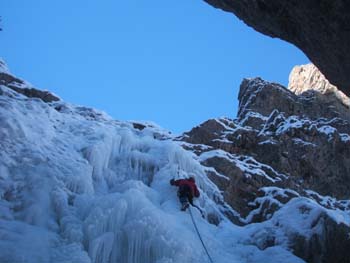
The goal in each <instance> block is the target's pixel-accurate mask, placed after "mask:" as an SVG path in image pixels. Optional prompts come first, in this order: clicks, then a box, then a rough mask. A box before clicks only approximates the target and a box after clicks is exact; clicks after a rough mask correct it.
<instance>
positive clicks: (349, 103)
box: [288, 63, 350, 113]
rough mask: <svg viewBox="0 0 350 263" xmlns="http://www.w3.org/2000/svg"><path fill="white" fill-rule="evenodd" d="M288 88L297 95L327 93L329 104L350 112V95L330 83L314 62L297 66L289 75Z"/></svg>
mask: <svg viewBox="0 0 350 263" xmlns="http://www.w3.org/2000/svg"><path fill="white" fill-rule="evenodd" d="M288 89H289V90H291V91H292V92H294V93H295V94H297V95H301V94H304V93H306V92H313V91H315V92H319V93H321V94H323V95H325V96H323V97H324V98H326V99H327V102H326V103H327V104H332V105H334V106H335V107H336V108H337V110H338V111H339V112H343V113H349V109H350V99H349V97H347V96H346V95H345V94H344V93H343V92H341V91H340V90H338V89H337V87H335V86H334V85H332V84H330V83H329V81H328V80H327V79H326V78H325V76H324V75H323V74H322V73H321V72H320V71H319V70H318V68H317V67H316V66H315V65H314V64H311V63H310V64H307V65H301V66H295V67H294V68H293V70H292V72H291V73H290V75H289V84H288ZM339 103H340V104H339ZM324 104H325V103H324Z"/></svg>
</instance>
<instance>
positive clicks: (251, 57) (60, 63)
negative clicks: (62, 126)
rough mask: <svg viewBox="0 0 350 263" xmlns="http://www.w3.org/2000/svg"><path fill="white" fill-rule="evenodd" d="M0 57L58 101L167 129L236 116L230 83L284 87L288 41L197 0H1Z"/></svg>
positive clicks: (295, 55) (297, 56)
mask: <svg viewBox="0 0 350 263" xmlns="http://www.w3.org/2000/svg"><path fill="white" fill-rule="evenodd" d="M0 7H1V8H0V15H1V16H2V20H3V21H2V26H3V31H2V32H0V51H1V52H0V57H2V58H3V59H4V60H5V61H6V62H7V64H8V66H9V68H10V70H11V71H12V72H13V73H14V74H16V75H17V76H19V77H22V78H24V79H25V80H27V81H29V82H31V83H32V84H34V85H35V86H36V87H38V88H40V89H47V90H50V91H53V92H54V93H56V94H57V95H59V96H60V97H61V98H63V99H64V100H65V101H68V102H71V103H75V104H80V105H85V106H91V107H95V108H98V109H101V110H103V111H105V112H107V113H108V114H109V115H111V116H112V117H114V118H116V119H118V120H151V121H154V122H156V123H158V124H159V125H161V126H162V127H164V128H166V129H169V130H170V131H173V132H175V133H180V132H183V131H186V130H189V129H191V128H192V127H194V126H196V125H198V124H199V123H201V122H203V121H205V120H207V119H209V118H213V117H220V116H227V117H230V118H234V117H236V113H237V108H238V101H237V94H238V89H239V84H240V83H241V80H242V78H244V77H255V76H260V77H262V78H264V79H266V80H269V81H275V82H279V83H281V84H284V85H287V83H288V75H289V72H290V70H291V69H292V67H293V66H294V65H296V64H304V63H308V59H307V58H306V57H305V55H304V54H303V53H302V52H301V51H299V50H298V49H297V48H295V47H294V46H292V45H290V44H288V43H285V42H282V41H280V40H278V39H272V38H269V37H266V36H264V35H262V34H260V33H257V32H255V31H254V30H253V29H251V28H249V27H248V26H246V25H245V24H244V23H242V22H241V21H240V20H238V19H237V18H236V17H235V16H233V15H232V14H228V13H225V12H223V11H221V10H217V9H214V8H213V7H211V6H209V5H207V4H206V3H205V2H204V1H202V0H166V1H164V0H134V1H118V0H100V1H97V0H60V1H48V0H30V1H27V0H25V1H23V0H2V1H1V4H0Z"/></svg>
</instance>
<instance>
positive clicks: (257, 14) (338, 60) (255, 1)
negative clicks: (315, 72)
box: [205, 0, 350, 96]
mask: <svg viewBox="0 0 350 263" xmlns="http://www.w3.org/2000/svg"><path fill="white" fill-rule="evenodd" d="M205 1H206V2H207V3H209V4H211V5H213V6H214V7H217V8H221V9H223V10H225V11H228V12H232V13H234V14H235V15H236V16H237V17H238V18H240V19H242V20H243V21H244V22H245V23H246V24H247V25H249V26H251V27H253V28H254V29H255V30H257V31H259V32H261V33H263V34H265V35H268V36H271V37H278V38H281V39H283V40H286V41H288V42H290V43H293V44H294V45H296V46H297V47H298V48H300V49H301V50H302V51H304V53H305V54H306V55H307V56H308V57H309V58H310V60H311V61H312V62H313V63H314V64H315V65H316V66H317V67H318V68H319V69H320V70H321V72H323V73H324V75H325V76H326V77H327V79H328V80H329V81H330V82H331V83H332V84H334V85H335V86H337V87H338V88H339V89H341V90H342V91H343V92H344V93H345V94H347V95H348V96H349V95H350V76H349V72H350V53H349V50H348V47H349V45H350V3H349V1H346V0H335V1H328V0H306V1H297V0H293V1H279V0H271V1H264V0H242V1H235V0H205Z"/></svg>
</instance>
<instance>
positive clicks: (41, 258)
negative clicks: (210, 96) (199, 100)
mask: <svg viewBox="0 0 350 263" xmlns="http://www.w3.org/2000/svg"><path fill="white" fill-rule="evenodd" d="M0 138H1V140H0V196H1V201H0V262H33V263H34V262H35V263H37V262H113V263H114V262H123V263H124V262H125V263H127V262H133V263H134V262H135V263H136V262H140V263H141V262H143V263H144V262H145V263H146V262H158V263H160V262H163V263H165V262H209V261H208V258H207V256H206V254H205V252H204V250H203V247H202V245H201V243H200V240H199V238H198V236H197V234H196V231H195V228H194V226H193V224H192V221H191V217H190V214H189V213H188V212H186V213H184V212H181V211H179V203H178V200H177V196H176V189H175V188H174V187H171V186H170V185H169V180H170V179H171V178H173V177H175V178H177V177H185V176H187V175H188V174H192V175H194V176H195V178H196V181H197V183H198V186H199V188H200V192H201V197H200V198H199V199H198V200H197V201H196V202H197V204H198V205H199V206H200V207H202V208H203V210H204V211H205V217H206V218H205V219H203V218H202V217H201V215H200V213H199V212H198V211H197V210H196V209H193V210H192V212H193V215H194V219H195V221H196V223H197V224H198V228H199V230H200V232H201V234H202V238H203V240H204V242H205V244H206V246H207V248H208V250H209V253H210V254H211V257H212V258H213V260H214V262H222V263H224V262H231V263H232V262H267V261H269V262H281V263H282V262H283V263H286V262H303V261H302V260H300V259H298V258H297V257H295V256H294V255H292V254H291V252H289V251H288V250H287V248H288V245H287V244H286V243H285V242H280V245H276V246H273V247H270V248H267V249H264V250H262V249H260V248H258V246H257V245H256V244H254V242H255V241H254V240H252V238H251V232H252V227H250V228H247V227H239V226H235V225H234V224H232V223H231V221H229V220H228V219H226V217H225V215H224V213H223V210H225V209H229V208H228V207H227V204H225V203H224V202H223V198H222V194H221V192H220V191H219V190H218V188H217V187H216V185H215V184H214V183H212V182H211V181H210V180H209V179H208V177H207V175H206V172H205V170H206V169H208V168H207V167H204V166H202V165H201V164H200V162H199V161H200V160H198V158H197V157H196V156H195V155H194V154H193V153H191V152H189V151H186V150H184V149H183V148H182V147H181V146H180V145H179V143H178V142H174V141H173V140H172V139H171V138H170V137H169V135H168V134H167V133H163V134H162V132H161V131H160V130H159V129H157V128H152V127H151V126H148V127H146V128H144V129H142V130H139V129H135V128H134V126H133V125H132V124H131V123H125V122H118V121H115V120H113V119H111V118H110V117H108V116H107V115H106V114H104V113H102V112H99V111H96V110H94V109H90V108H85V107H80V106H75V105H70V104H68V103H65V102H62V101H59V102H51V103H45V102H43V101H42V100H41V99H39V98H29V97H26V96H24V95H22V94H19V93H17V92H16V91H13V90H11V89H9V88H8V87H6V86H4V85H1V86H0ZM178 171H180V172H179V173H178ZM213 217H214V218H216V219H217V220H216V223H217V225H215V224H210V223H209V222H208V221H211V220H210V218H213ZM260 227H262V228H264V227H265V226H263V225H261V226H260V225H258V226H256V229H258V228H260ZM253 228H254V227H253Z"/></svg>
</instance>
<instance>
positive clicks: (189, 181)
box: [170, 178, 199, 197]
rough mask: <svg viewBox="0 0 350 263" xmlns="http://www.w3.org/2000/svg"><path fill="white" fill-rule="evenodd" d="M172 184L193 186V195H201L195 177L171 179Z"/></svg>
mask: <svg viewBox="0 0 350 263" xmlns="http://www.w3.org/2000/svg"><path fill="white" fill-rule="evenodd" d="M170 184H171V185H176V186H182V185H188V186H189V187H190V188H191V192H192V196H195V197H199V191H198V188H197V185H196V182H195V180H194V178H189V179H179V180H176V181H174V180H171V181H170Z"/></svg>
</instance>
